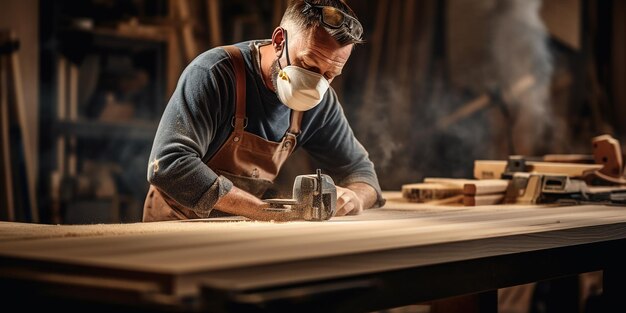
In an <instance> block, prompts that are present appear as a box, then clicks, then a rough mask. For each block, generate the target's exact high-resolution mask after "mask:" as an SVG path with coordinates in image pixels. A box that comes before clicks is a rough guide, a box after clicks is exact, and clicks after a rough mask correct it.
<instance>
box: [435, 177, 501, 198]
mask: <svg viewBox="0 0 626 313" xmlns="http://www.w3.org/2000/svg"><path fill="white" fill-rule="evenodd" d="M424 182H425V183H437V184H444V185H450V186H453V187H456V188H459V189H462V193H463V194H469V195H476V194H489V193H499V192H504V191H506V188H507V186H508V185H509V180H508V179H463V178H439V177H426V178H424Z"/></svg>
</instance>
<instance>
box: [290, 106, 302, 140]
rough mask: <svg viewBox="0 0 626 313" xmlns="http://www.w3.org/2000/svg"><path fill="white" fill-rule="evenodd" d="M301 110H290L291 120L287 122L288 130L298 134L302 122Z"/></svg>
mask: <svg viewBox="0 0 626 313" xmlns="http://www.w3.org/2000/svg"><path fill="white" fill-rule="evenodd" d="M302 113H303V112H302V111H296V110H291V121H290V124H289V132H290V133H292V134H294V135H298V134H300V124H302Z"/></svg>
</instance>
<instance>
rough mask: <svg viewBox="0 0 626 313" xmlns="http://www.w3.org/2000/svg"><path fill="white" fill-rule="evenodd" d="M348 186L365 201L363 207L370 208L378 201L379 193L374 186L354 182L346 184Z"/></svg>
mask: <svg viewBox="0 0 626 313" xmlns="http://www.w3.org/2000/svg"><path fill="white" fill-rule="evenodd" d="M346 188H348V189H350V190H352V191H354V193H356V195H357V197H359V199H361V201H363V209H364V210H366V209H370V208H372V207H373V206H374V204H375V203H376V200H377V199H378V195H377V193H376V190H375V189H374V187H372V186H370V185H369V184H366V183H352V184H349V185H347V186H346Z"/></svg>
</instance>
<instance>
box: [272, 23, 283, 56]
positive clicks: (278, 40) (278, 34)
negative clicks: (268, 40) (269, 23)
mask: <svg viewBox="0 0 626 313" xmlns="http://www.w3.org/2000/svg"><path fill="white" fill-rule="evenodd" d="M272 47H274V52H275V53H276V58H278V59H280V58H281V57H282V55H283V51H284V50H285V30H284V29H283V28H282V27H276V29H274V33H272Z"/></svg>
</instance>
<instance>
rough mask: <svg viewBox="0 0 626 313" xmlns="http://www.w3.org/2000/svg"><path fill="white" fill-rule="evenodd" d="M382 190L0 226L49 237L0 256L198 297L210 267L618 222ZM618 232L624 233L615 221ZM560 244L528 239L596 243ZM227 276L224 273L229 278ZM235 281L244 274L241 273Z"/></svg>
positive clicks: (10, 246) (303, 275) (580, 210)
mask: <svg viewBox="0 0 626 313" xmlns="http://www.w3.org/2000/svg"><path fill="white" fill-rule="evenodd" d="M384 196H385V198H387V199H388V202H387V205H386V206H385V207H384V208H381V209H372V210H366V211H365V212H364V213H363V214H362V215H359V216H346V217H335V218H333V219H331V220H330V221H326V222H319V223H317V222H288V223H271V222H252V221H232V220H229V219H219V220H213V219H207V220H194V221H183V222H156V223H134V224H109V225H36V226H35V225H25V224H16V223H0V239H2V238H6V237H3V235H4V234H16V233H20V232H21V233H28V232H30V233H42V234H43V235H45V234H46V233H48V234H50V235H51V237H49V238H45V237H39V238H41V239H33V238H30V239H24V238H19V237H18V238H16V237H13V239H11V238H8V239H7V240H6V241H3V240H0V259H5V258H9V257H10V258H20V259H24V260H37V261H38V262H40V263H38V264H39V266H42V267H43V266H44V265H45V267H46V268H49V269H51V270H53V269H55V268H57V267H58V266H59V264H68V265H72V266H76V267H77V268H82V269H83V270H86V271H87V272H86V273H89V272H92V273H96V272H99V271H100V270H106V273H107V275H110V276H111V277H112V278H113V277H115V276H116V275H127V274H128V273H129V271H130V272H133V273H137V274H140V273H141V275H144V276H145V275H147V276H150V275H152V276H153V277H154V279H162V278H163V276H164V275H165V276H170V277H172V278H176V279H175V280H173V281H172V282H171V286H170V287H171V292H172V293H173V294H188V293H197V292H198V284H199V283H201V282H203V281H206V280H207V279H210V280H211V282H212V283H215V282H216V280H217V281H219V279H217V278H216V277H217V276H216V273H226V272H229V273H233V272H237V271H240V270H242V271H243V270H245V269H250V270H252V269H255V270H256V271H258V269H259V268H260V267H267V268H268V273H263V275H261V276H263V277H260V276H257V278H258V279H259V280H255V279H250V280H248V282H249V283H250V284H256V283H271V282H278V281H289V280H291V281H293V280H296V281H297V280H303V279H304V280H306V279H320V277H331V276H332V275H341V274H342V273H343V274H346V273H366V272H368V271H372V270H373V269H374V268H376V269H377V270H380V269H381V268H383V267H384V268H385V269H393V268H401V267H403V266H407V265H408V264H409V263H411V264H417V263H419V264H422V265H427V264H437V263H439V262H444V261H445V262H449V261H451V260H455V259H458V260H460V259H467V258H474V257H479V256H484V255H493V254H498V253H510V252H511V251H512V250H513V249H521V250H520V251H522V250H523V249H534V248H537V247H538V246H534V245H521V246H509V245H505V246H499V247H500V248H497V249H491V248H489V249H485V250H481V251H480V252H478V251H476V253H475V254H472V253H470V254H468V251H467V249H462V247H466V248H467V246H465V245H464V243H466V242H468V241H471V240H476V241H480V242H484V243H485V244H486V245H487V246H488V244H487V243H488V242H490V240H496V238H507V240H509V239H510V240H513V242H514V240H515V236H529V235H531V236H532V234H546V232H552V231H566V230H572V231H575V230H576V229H585V228H588V227H594V226H599V225H611V224H616V223H617V224H619V223H624V224H625V225H626V211H624V210H623V208H620V207H612V206H591V205H585V206H571V207H557V206H535V205H533V206H530V205H526V206H524V205H502V206H476V207H458V206H457V207H453V206H432V205H425V204H418V203H409V202H407V201H403V200H402V198H401V193H400V192H394V193H385V194H384ZM29 228H31V229H29ZM621 229H622V230H624V228H623V227H622V228H621ZM622 233H623V231H622ZM622 233H619V232H617V233H603V234H602V236H604V237H603V239H602V240H605V239H606V238H609V237H611V236H621V235H622ZM59 236H62V237H59ZM538 236H539V235H538ZM9 237H10V235H9ZM562 240H563V241H559V240H545V241H538V242H537V243H535V244H537V245H539V246H541V247H542V248H545V247H548V246H551V245H552V246H558V245H560V244H564V243H565V242H572V240H574V241H576V242H579V243H582V242H592V241H593V240H596V239H590V238H589V237H585V236H574V237H572V238H570V237H564V238H563V239H562ZM589 240H591V241H589ZM480 246H483V247H485V246H484V245H480ZM405 248H411V249H417V250H415V251H421V253H420V254H419V257H416V256H415V255H413V257H410V258H409V257H407V258H405V259H402V260H401V261H400V260H398V262H389V263H386V264H384V266H379V265H376V263H373V264H368V263H367V262H366V260H367V259H361V262H363V263H358V262H357V264H361V265H363V266H356V265H357V264H355V266H354V267H352V266H351V267H350V269H346V268H345V267H339V268H336V271H333V270H330V269H329V268H327V267H328V266H327V265H328V264H329V263H324V264H325V265H324V266H322V267H323V268H324V270H323V271H322V270H319V269H315V267H311V268H308V270H307V271H296V272H294V273H293V274H294V275H295V276H292V275H270V273H269V270H271V271H275V270H278V268H279V267H280V268H284V266H286V265H288V264H297V262H309V261H310V260H320V259H322V258H323V259H326V260H334V259H337V260H338V258H343V257H348V256H350V255H354V256H355V257H356V256H358V255H361V254H370V253H371V254H373V255H376V254H377V253H378V252H382V251H390V250H393V249H405ZM431 249H433V250H431ZM427 251H431V252H432V253H429V252H427ZM435 252H437V253H435ZM483 253H485V254H483ZM294 262H296V263H294ZM279 264H280V266H279ZM89 269H92V271H89ZM353 271H354V272H353ZM243 272H246V271H243ZM273 274H276V272H273ZM259 275H260V274H259ZM326 275H329V276H326ZM142 277H143V276H142ZM144 278H145V277H144ZM232 278H233V277H232V276H230V278H229V279H232ZM225 279H227V278H225ZM243 279H244V280H246V278H245V276H244V277H243ZM231 282H232V281H231ZM238 286H239V285H238Z"/></svg>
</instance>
